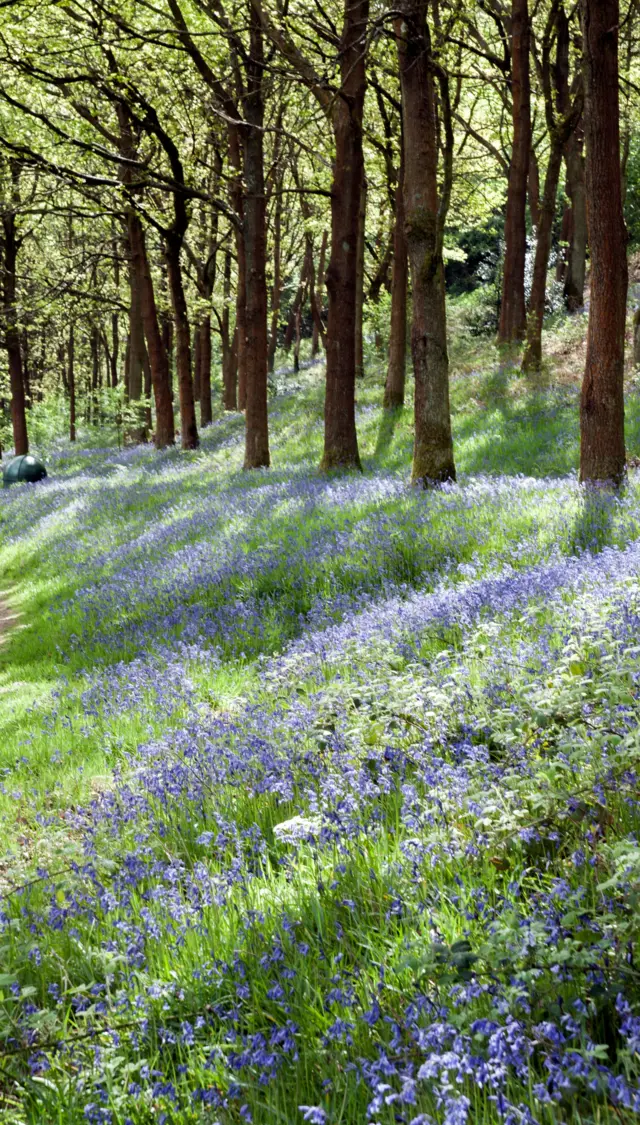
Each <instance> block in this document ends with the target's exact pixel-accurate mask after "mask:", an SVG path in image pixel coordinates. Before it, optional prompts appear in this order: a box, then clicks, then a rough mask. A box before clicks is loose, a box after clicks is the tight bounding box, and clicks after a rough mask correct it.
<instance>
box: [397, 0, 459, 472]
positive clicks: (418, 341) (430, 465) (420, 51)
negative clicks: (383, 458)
mask: <svg viewBox="0 0 640 1125" xmlns="http://www.w3.org/2000/svg"><path fill="white" fill-rule="evenodd" d="M427 5H428V0H403V2H402V5H401V12H402V18H399V19H397V20H396V24H395V27H396V38H397V43H398V57H399V63H400V85H401V89H402V105H403V121H404V141H403V143H404V207H405V215H406V232H407V250H408V257H409V263H410V266H411V280H412V289H413V323H412V329H411V351H412V355H413V369H414V375H415V435H414V449H413V472H412V478H413V481H414V482H416V483H422V484H424V485H425V486H426V485H430V484H435V483H438V482H441V481H447V480H455V465H454V460H453V441H452V436H451V416H450V410H449V357H448V354H447V320H446V308H445V282H444V261H443V257H442V244H443V233H444V219H445V216H446V212H447V208H448V202H449V198H450V192H451V161H452V154H453V132H452V126H451V113H450V105H449V100H448V87H447V86H446V85H445V80H444V79H442V80H441V93H442V95H443V96H442V97H441V99H440V100H441V109H442V114H443V124H444V128H445V133H446V148H445V151H446V156H445V170H444V171H445V174H444V186H443V191H442V197H441V198H440V199H439V197H438V125H437V121H436V106H435V89H434V78H433V69H432V58H431V40H430V34H429V27H428V24H427Z"/></svg>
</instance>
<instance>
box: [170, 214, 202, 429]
mask: <svg viewBox="0 0 640 1125" xmlns="http://www.w3.org/2000/svg"><path fill="white" fill-rule="evenodd" d="M181 242H182V240H181V238H180V237H179V236H178V237H174V236H173V235H170V236H169V237H168V238H167V240H166V255H165V256H166V262H167V274H168V278H169V293H170V294H171V307H172V309H173V323H174V327H175V333H176V375H177V380H178V397H179V401H180V430H181V438H182V448H183V449H197V448H198V427H197V424H196V408H195V401H194V397H193V377H192V374H191V331H190V328H189V316H188V313H187V301H186V298H185V295H184V285H183V283H182V267H181V265H180V247H181Z"/></svg>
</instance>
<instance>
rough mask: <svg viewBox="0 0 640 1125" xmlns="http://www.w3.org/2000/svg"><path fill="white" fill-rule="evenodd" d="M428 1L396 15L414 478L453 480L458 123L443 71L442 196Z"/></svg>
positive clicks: (406, 4) (411, 3) (405, 3)
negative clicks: (451, 240) (447, 228)
mask: <svg viewBox="0 0 640 1125" xmlns="http://www.w3.org/2000/svg"><path fill="white" fill-rule="evenodd" d="M427 4H428V0H402V4H401V12H402V17H401V18H399V19H397V20H396V21H395V30H396V39H397V44H398V57H399V63H400V86H401V90H402V106H403V121H404V137H403V145H404V207H405V216H406V235H407V250H408V257H409V263H410V267H411V281H412V288H413V322H412V328H411V351H412V355H413V369H414V376H415V434H414V449H413V471H412V479H413V481H414V483H421V484H424V485H425V486H427V485H430V484H435V483H438V482H442V481H447V480H455V465H454V460H453V441H452V436H451V416H450V410H449V358H448V354H447V321H446V308H445V281H444V260H443V256H442V246H443V235H444V220H445V217H446V212H447V208H448V203H449V198H450V192H451V171H452V167H451V162H452V156H453V131H452V126H451V113H450V109H451V107H450V104H449V99H448V87H447V85H446V79H444V76H443V77H442V78H441V82H440V85H441V93H442V97H441V99H440V101H441V110H442V116H443V125H444V129H445V134H446V142H445V153H446V155H445V167H444V183H443V189H442V197H441V198H439V195H438V124H437V121H436V104H435V89H434V76H433V59H432V56H431V38H430V33H429V27H428V24H427ZM525 186H526V185H525Z"/></svg>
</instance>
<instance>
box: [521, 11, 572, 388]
mask: <svg viewBox="0 0 640 1125" xmlns="http://www.w3.org/2000/svg"><path fill="white" fill-rule="evenodd" d="M553 14H554V13H553V9H552V16H553ZM552 16H550V19H551V18H552ZM555 25H556V31H557V49H556V64H555V67H553V68H552V64H551V57H550V43H549V40H550V38H551V34H552V28H551V27H548V29H547V31H546V32H545V39H544V43H543V60H542V70H543V85H544V91H545V102H546V107H545V108H546V115H547V125H548V129H549V137H550V141H551V147H550V151H549V160H548V163H547V172H546V175H545V181H544V192H543V198H542V205H541V207H540V214H539V220H538V237H537V241H536V254H535V260H534V266H533V280H532V284H531V295H530V298H529V316H528V319H527V342H526V346H525V349H524V355H523V357H522V368H523V370H524V371H537V370H539V368H540V364H541V363H542V323H543V320H544V308H545V301H546V296H547V271H548V269H549V255H550V253H551V239H552V235H553V222H554V219H555V213H556V198H557V194H558V182H559V180H560V169H561V168H562V153H563V149H564V148H565V146H566V143H567V140H568V138H569V136H570V135H571V133H573V131H574V129H575V127H576V125H577V122H578V119H579V117H580V115H581V113H582V92H581V91H578V93H577V95H576V99H575V101H574V103H573V105H572V104H571V98H570V94H569V21H568V20H567V16H566V13H565V11H564V9H563V8H562V6H561V5H559V6H558V9H557V11H556V12H555ZM552 69H553V75H554V79H555V81H552V77H551V75H552ZM554 101H555V104H556V106H557V114H556V112H555V110H554Z"/></svg>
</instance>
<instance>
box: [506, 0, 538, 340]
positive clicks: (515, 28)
mask: <svg viewBox="0 0 640 1125" xmlns="http://www.w3.org/2000/svg"><path fill="white" fill-rule="evenodd" d="M529 39H530V28H529V11H528V7H527V0H511V96H512V100H513V147H512V150H511V163H510V165H509V188H508V192H507V214H506V218H505V228H504V237H505V251H504V267H503V271H502V303H501V306H500V328H499V332H498V337H499V340H500V342H501V343H504V344H507V343H511V342H513V341H519V340H522V339H523V338H524V334H525V330H526V327H527V312H526V304H525V293H524V269H525V259H526V253H527V228H526V205H527V178H528V173H529V156H530V151H531V90H530V79H529Z"/></svg>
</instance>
